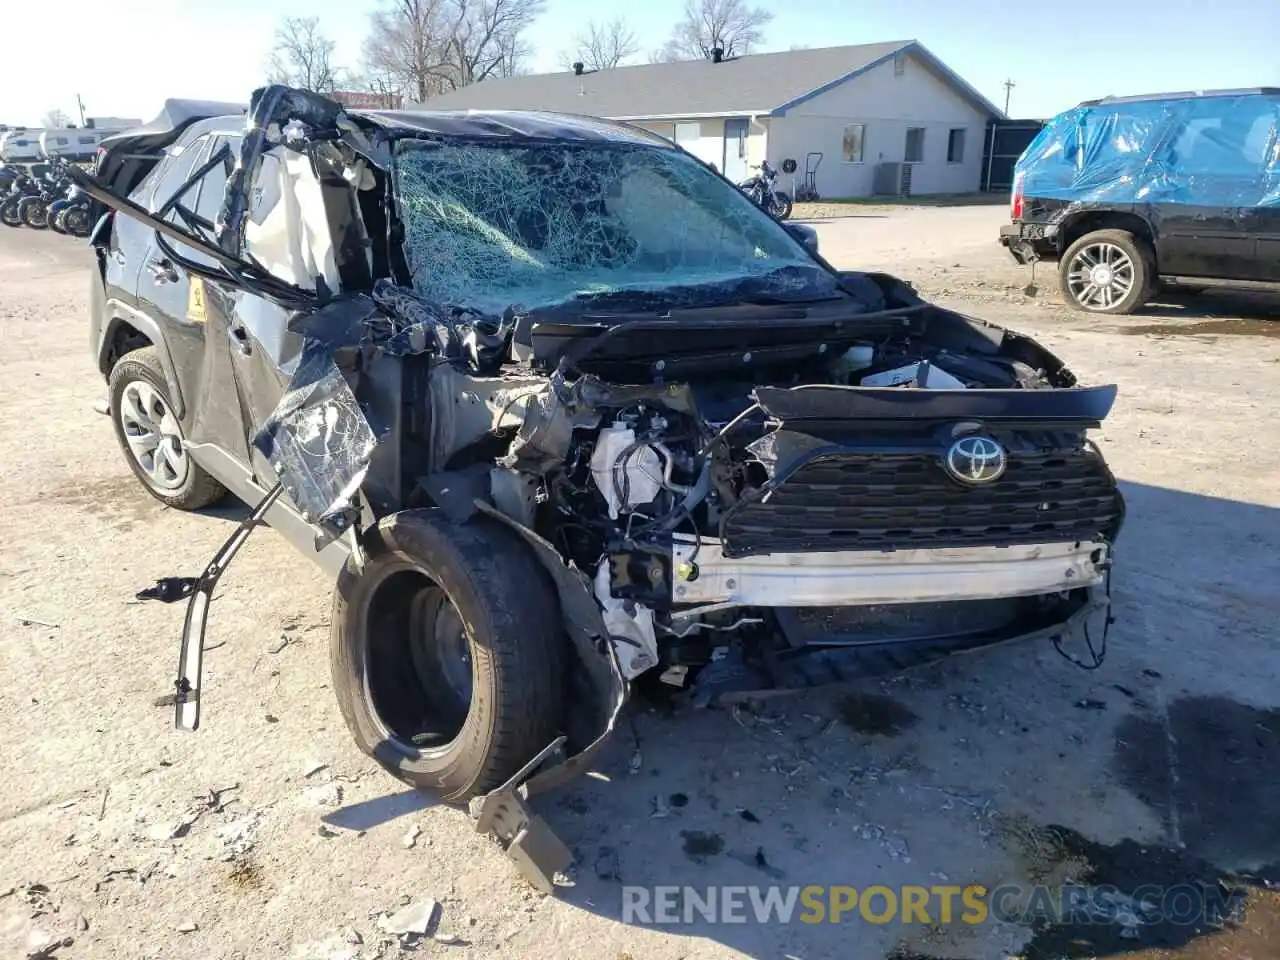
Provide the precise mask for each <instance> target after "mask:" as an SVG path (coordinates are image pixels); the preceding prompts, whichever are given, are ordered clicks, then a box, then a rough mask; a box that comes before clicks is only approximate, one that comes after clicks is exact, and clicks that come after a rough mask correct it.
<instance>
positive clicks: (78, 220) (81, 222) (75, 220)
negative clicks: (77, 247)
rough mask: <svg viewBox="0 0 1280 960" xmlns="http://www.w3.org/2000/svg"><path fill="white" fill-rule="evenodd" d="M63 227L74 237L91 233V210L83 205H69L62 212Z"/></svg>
mask: <svg viewBox="0 0 1280 960" xmlns="http://www.w3.org/2000/svg"><path fill="white" fill-rule="evenodd" d="M60 216H61V218H62V229H63V230H64V231H66V232H67V233H69V234H71V236H73V237H87V236H88V235H89V211H88V210H86V209H85V208H84V207H83V206H75V207H67V209H65V210H63V211H62V213H61V215H60Z"/></svg>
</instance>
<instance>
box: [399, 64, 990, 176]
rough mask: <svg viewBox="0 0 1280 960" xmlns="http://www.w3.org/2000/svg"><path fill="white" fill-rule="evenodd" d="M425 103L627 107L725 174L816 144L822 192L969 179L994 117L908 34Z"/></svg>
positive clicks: (800, 155)
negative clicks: (906, 38) (894, 38)
mask: <svg viewBox="0 0 1280 960" xmlns="http://www.w3.org/2000/svg"><path fill="white" fill-rule="evenodd" d="M423 106H425V107H429V108H431V109H442V110H444V109H475V110H549V111H553V112H557V113H576V114H586V115H589V116H596V117H605V118H608V119H610V120H625V121H628V122H631V123H635V124H637V125H638V126H642V127H645V128H647V129H649V130H653V131H655V132H656V133H660V134H662V135H663V136H665V137H668V138H670V139H672V140H674V141H675V142H676V143H678V144H680V146H681V147H683V148H684V149H686V150H688V151H689V152H690V153H692V154H694V155H696V156H698V157H700V158H701V159H703V160H705V161H706V162H707V163H711V164H714V165H715V166H716V168H717V169H719V170H721V171H722V172H723V173H724V174H725V176H727V177H728V178H729V179H731V180H735V181H736V180H743V179H746V178H747V177H748V176H749V175H750V167H751V166H753V165H756V164H759V162H760V161H761V159H765V158H767V159H768V160H769V162H770V164H772V165H774V166H775V167H777V168H778V169H780V170H781V169H783V162H784V161H785V160H788V159H791V160H794V161H795V162H796V167H797V171H796V173H795V174H794V175H793V176H794V181H795V182H799V181H800V180H801V179H802V178H803V174H804V170H805V165H806V160H808V162H809V163H810V165H812V164H813V162H814V161H815V160H816V159H817V157H816V155H817V154H821V155H822V160H821V165H820V166H819V168H818V171H817V175H816V180H817V187H818V191H819V193H820V194H821V195H822V196H825V197H857V196H869V195H871V194H873V193H915V194H926V193H965V192H969V191H976V190H978V189H979V184H980V182H981V170H982V148H983V140H984V137H985V133H986V128H987V124H988V123H989V122H991V121H992V120H998V119H1003V116H1004V115H1003V114H1002V113H1001V112H1000V111H999V110H998V109H997V108H996V107H995V106H994V105H992V104H991V103H990V102H989V101H988V100H987V99H985V98H984V97H983V96H982V95H981V94H979V93H978V92H977V91H976V90H974V89H973V87H971V86H969V84H967V83H965V82H964V81H963V80H962V79H960V77H959V76H957V75H956V74H955V73H954V72H953V71H952V70H950V69H949V68H948V67H947V66H946V65H945V64H943V63H942V61H940V60H939V59H938V58H937V57H935V56H934V55H933V54H932V53H930V52H929V51H928V50H927V49H925V47H924V46H923V45H922V44H920V43H918V42H916V41H914V40H910V41H900V42H895V43H872V44H862V45H859V46H850V47H826V48H823V49H817V50H792V51H787V52H784V53H762V54H753V55H751V56H745V57H734V58H727V59H718V58H713V59H710V60H693V61H684V62H680V63H656V64H645V65H642V66H634V67H617V68H615V69H612V70H598V71H590V70H580V69H578V70H574V71H568V72H565V73H548V74H535V75H532V76H522V77H507V78H502V79H497V80H486V81H484V82H483V83H478V84H474V85H472V86H469V87H465V88H463V89H462V90H457V91H455V92H453V93H449V94H445V95H443V96H440V97H434V98H432V99H431V100H430V101H429V102H428V103H427V104H424V105H423ZM793 176H792V175H787V174H785V173H784V174H781V175H780V185H781V186H782V188H783V189H791V188H793V186H794V185H795V184H794V182H793Z"/></svg>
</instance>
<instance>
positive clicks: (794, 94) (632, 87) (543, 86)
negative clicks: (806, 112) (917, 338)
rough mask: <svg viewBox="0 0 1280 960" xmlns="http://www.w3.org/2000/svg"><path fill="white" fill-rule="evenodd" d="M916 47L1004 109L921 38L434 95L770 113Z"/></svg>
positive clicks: (599, 113) (448, 106) (644, 109)
mask: <svg viewBox="0 0 1280 960" xmlns="http://www.w3.org/2000/svg"><path fill="white" fill-rule="evenodd" d="M900 51H908V52H911V53H913V54H915V55H917V56H919V57H920V58H921V59H922V60H924V61H925V62H926V64H928V65H929V66H931V67H932V68H934V70H935V72H937V73H938V74H939V75H940V76H941V77H942V79H943V80H944V81H946V82H948V83H950V84H952V85H953V87H954V88H955V89H956V91H957V93H959V94H960V95H961V96H963V97H965V98H966V99H969V100H971V101H972V102H974V103H975V104H976V105H977V106H979V108H980V109H983V110H985V111H988V112H990V113H992V114H993V115H996V116H998V115H1000V112H999V111H998V110H997V109H996V108H995V107H994V106H992V105H991V104H990V103H989V102H988V101H987V100H985V99H984V98H983V97H982V96H981V95H980V94H978V92H977V91H975V90H974V89H973V88H972V87H970V86H969V85H968V84H967V83H965V82H964V81H963V80H961V79H960V78H959V77H958V76H957V75H956V74H955V73H953V72H952V71H951V70H950V69H948V68H947V67H946V66H945V65H944V64H943V63H942V61H940V60H938V59H937V58H936V57H935V56H934V55H933V54H931V53H930V52H929V51H928V50H926V49H925V48H924V47H923V46H922V45H921V44H919V43H917V42H916V41H914V40H898V41H894V42H891V43H864V44H859V45H856V46H849V47H823V48H820V49H816V50H788V51H784V52H781V53H757V54H752V55H750V56H745V57H735V58H734V59H731V60H725V61H723V62H722V63H713V62H712V61H710V60H688V61H681V62H678V63H651V64H643V65H640V66H634V67H615V68H614V69H612V70H599V71H595V72H588V73H584V74H583V75H582V76H580V77H579V76H576V75H574V73H573V72H572V71H567V72H564V73H542V74H533V75H529V76H520V77H504V78H501V79H496V80H485V81H484V82H482V83H476V84H472V85H471V86H469V87H464V88H462V89H461V90H455V91H453V92H452V93H447V94H443V95H442V96H439V97H432V98H431V99H430V100H429V101H428V102H427V103H426V104H424V106H427V107H429V108H430V109H433V110H436V109H439V110H467V109H471V110H552V111H557V112H561V113H580V114H587V115H589V116H596V117H610V118H613V119H645V118H654V117H692V116H699V115H702V116H722V115H726V114H752V113H755V114H766V113H771V112H774V111H776V110H779V109H781V108H784V107H786V106H787V105H789V104H790V103H792V102H793V101H796V100H800V99H803V98H804V97H805V96H806V95H807V94H815V93H818V92H820V91H822V90H824V89H826V88H828V87H830V86H833V85H835V84H836V83H839V82H841V81H843V80H845V79H848V78H849V77H851V76H852V75H855V74H857V73H860V72H862V71H864V70H867V69H869V68H871V67H872V66H875V65H877V64H879V63H881V62H884V61H886V60H888V59H890V58H892V57H893V56H894V55H895V54H896V53H898V52H900Z"/></svg>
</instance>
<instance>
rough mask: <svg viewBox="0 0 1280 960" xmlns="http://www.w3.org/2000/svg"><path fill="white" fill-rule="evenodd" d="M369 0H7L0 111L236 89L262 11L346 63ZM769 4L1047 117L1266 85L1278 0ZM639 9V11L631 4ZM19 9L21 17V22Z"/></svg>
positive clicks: (618, 9) (558, 13) (658, 15)
mask: <svg viewBox="0 0 1280 960" xmlns="http://www.w3.org/2000/svg"><path fill="white" fill-rule="evenodd" d="M375 2H376V0H308V2H295V0H59V2H57V3H56V4H55V6H54V7H53V8H52V9H53V11H54V17H53V19H52V20H50V18H49V10H47V9H45V8H42V7H41V6H40V5H39V4H36V3H32V2H30V0H19V2H18V3H17V6H16V8H15V9H14V10H11V11H9V12H8V14H7V16H6V17H5V26H4V34H5V35H6V36H21V35H23V34H24V31H26V30H27V29H30V30H32V31H34V32H36V33H37V34H40V35H45V36H48V35H49V30H50V27H51V24H54V25H56V26H55V27H54V29H55V30H56V37H57V41H58V47H59V53H60V56H59V58H58V61H57V65H56V66H53V65H51V64H50V61H49V57H48V54H49V49H50V47H49V45H48V44H33V43H14V44H6V49H5V52H4V55H3V56H0V122H5V123H28V124H34V123H37V122H38V121H39V119H40V117H41V115H42V114H43V113H44V112H45V111H46V110H48V109H49V108H51V107H60V108H61V109H63V110H65V111H67V113H68V114H70V115H72V116H73V117H74V116H75V114H76V101H75V95H76V94H77V93H80V94H81V95H82V96H83V98H84V100H85V105H86V107H87V112H88V113H89V115H95V114H96V115H99V116H101V115H112V116H136V117H142V118H144V119H147V118H150V117H151V116H152V115H153V114H154V113H155V112H156V110H157V109H158V108H159V105H160V103H161V101H163V99H164V98H165V97H167V96H185V97H207V98H211V99H212V98H216V99H237V100H242V99H244V98H245V97H246V96H247V94H248V91H249V90H251V89H252V88H253V86H255V85H256V84H258V83H259V82H261V79H262V73H263V63H264V61H265V59H266V56H267V54H268V51H269V48H270V41H271V35H272V31H273V29H274V26H275V23H276V21H277V20H278V19H279V18H280V17H283V16H291V15H292V16H318V17H319V18H320V19H321V22H322V25H323V26H324V28H325V29H326V31H327V32H328V33H329V35H330V36H331V37H332V38H333V39H334V40H336V41H337V43H338V49H339V56H340V59H341V60H343V61H344V62H346V63H349V64H351V65H353V66H354V65H357V64H358V59H359V53H360V43H361V39H362V37H363V35H364V30H365V24H366V22H367V11H368V10H369V9H371V8H372V7H373V6H374V4H375ZM757 3H758V5H761V6H764V7H766V8H768V9H772V10H774V11H775V13H776V16H775V19H774V22H773V24H772V25H771V26H770V28H769V33H768V41H767V43H766V45H765V46H766V49H772V50H785V49H787V48H788V47H790V46H792V45H793V44H804V45H807V46H813V47H818V46H834V45H838V44H845V43H871V42H876V41H882V40H905V39H916V40H919V41H921V42H922V43H924V44H925V46H927V47H929V49H931V50H932V51H933V52H934V53H936V54H937V55H938V56H939V57H941V58H942V60H943V61H945V62H946V63H947V64H948V65H949V66H951V67H952V68H953V69H954V70H955V71H956V72H957V73H959V74H960V75H961V76H962V77H964V78H965V79H966V80H968V81H969V82H970V83H971V84H973V85H974V86H975V87H977V89H978V90H979V91H981V92H982V93H983V94H985V95H986V96H987V97H988V98H989V99H990V100H992V101H993V102H995V103H996V104H997V105H1000V104H1002V103H1003V101H1004V90H1003V88H1002V87H1001V84H1002V83H1003V82H1004V80H1005V79H1006V78H1012V79H1013V80H1014V81H1015V82H1016V84H1017V86H1016V87H1015V88H1014V89H1013V96H1012V103H1011V107H1010V112H1011V113H1013V114H1014V115H1017V116H1033V117H1034V116H1048V115H1052V114H1053V113H1056V112H1058V111H1059V110H1062V109H1064V108H1066V107H1068V106H1071V105H1072V104H1074V103H1076V102H1078V101H1080V100H1083V99H1086V98H1089V97H1095V96H1103V95H1106V94H1108V93H1114V94H1122V93H1148V92H1155V91H1163V90H1187V89H1205V88H1213V87H1237V86H1258V85H1265V84H1270V85H1277V86H1280V55H1278V51H1280V0H1216V2H1211V3H1206V2H1203V0H1199V2H1194V3H1193V2H1188V0H1159V2H1156V0H1128V2H1114V0H1113V2H1097V0H1095V2H1092V3H1090V2H1085V3H1079V2H1075V3H1048V2H1038V3H1036V2H1030V3H1029V2H1026V0H1021V2H1014V0H986V2H973V0H970V2H948V0H787V2H786V3H783V2H781V0H757ZM681 6H682V3H681V0H645V2H644V3H643V4H637V3H633V2H625V0H549V2H548V4H547V12H546V14H545V15H544V16H543V17H542V19H541V20H540V21H539V22H538V23H537V24H536V26H535V27H534V28H533V29H532V30H531V31H530V34H529V39H530V40H531V41H532V43H533V45H534V47H535V49H536V50H537V55H536V57H535V60H534V64H533V66H534V67H535V68H536V69H538V70H554V69H558V63H559V56H560V54H561V52H562V51H563V50H564V49H565V48H566V47H568V45H569V44H568V38H569V37H571V36H572V35H573V33H574V32H575V30H577V29H578V26H579V25H580V24H581V23H582V22H583V21H584V20H585V19H586V18H589V17H593V16H594V17H596V18H599V19H607V18H609V17H612V16H615V15H617V14H620V13H623V14H625V13H626V12H627V11H633V12H632V13H631V14H630V19H631V21H632V23H633V25H634V27H635V28H636V31H637V33H638V34H639V35H640V38H641V41H642V44H643V47H644V49H645V50H648V49H651V48H656V47H658V46H660V45H661V43H662V41H663V40H664V39H665V37H666V35H667V33H668V31H669V29H670V26H671V24H672V23H674V22H675V21H676V20H677V19H678V18H679V14H680V9H681ZM641 14H642V15H641ZM28 20H29V21H30V22H29V23H28V22H26V21H28Z"/></svg>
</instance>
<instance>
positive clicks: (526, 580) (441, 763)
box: [329, 510, 569, 801]
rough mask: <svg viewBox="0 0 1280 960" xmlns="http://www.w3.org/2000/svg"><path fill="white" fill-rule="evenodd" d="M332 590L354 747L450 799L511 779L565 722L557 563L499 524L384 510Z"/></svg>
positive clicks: (336, 657)
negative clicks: (551, 569) (360, 554)
mask: <svg viewBox="0 0 1280 960" xmlns="http://www.w3.org/2000/svg"><path fill="white" fill-rule="evenodd" d="M363 546H364V550H365V554H366V556H365V561H364V564H363V565H362V566H359V567H357V566H356V565H355V564H354V563H348V564H347V566H346V568H345V569H344V570H343V572H342V574H341V575H340V576H339V578H338V585H337V590H336V591H335V592H334V600H333V615H332V619H331V623H332V627H331V631H332V632H331V637H330V645H329V666H330V670H331V673H332V677H333V688H334V692H335V693H336V694H337V698H338V706H339V707H340V708H341V710H342V716H343V718H344V719H345V720H346V723H347V727H348V728H349V729H350V730H351V734H352V736H353V737H354V738H355V741H356V744H357V745H358V746H359V747H360V749H361V750H362V751H364V752H365V753H366V754H368V755H369V756H371V757H373V758H374V759H375V760H377V761H378V763H380V764H381V765H382V766H383V767H384V768H385V769H386V770H387V771H388V772H390V773H391V774H392V775H394V776H396V777H398V778H400V779H401V780H403V781H405V782H406V783H408V784H410V785H411V786H413V787H415V788H417V789H420V790H425V791H429V792H431V793H434V794H437V795H439V796H440V797H441V798H442V799H444V800H447V801H464V800H469V799H471V798H472V797H475V796H479V795H481V794H484V793H487V792H489V791H490V790H492V789H493V788H494V787H497V786H500V785H501V784H503V783H505V782H506V781H507V780H509V779H510V778H511V777H512V776H513V775H514V774H515V773H516V772H517V771H519V770H520V768H521V767H522V766H524V765H525V764H526V763H528V762H529V760H531V759H532V758H533V757H534V755H535V754H537V753H538V751H540V750H541V749H543V748H544V747H545V746H547V744H549V743H551V741H553V740H554V739H555V738H556V737H557V736H558V735H559V734H560V732H561V728H562V726H563V724H562V720H563V718H564V716H565V712H566V703H565V698H566V672H567V669H568V662H569V661H568V656H569V650H568V638H567V636H566V635H565V632H564V628H563V625H562V623H561V619H560V611H559V603H558V600H557V598H556V595H555V592H554V590H553V588H552V586H551V584H550V583H549V582H548V578H547V575H546V572H545V571H544V570H543V569H542V567H541V566H540V565H539V563H538V560H537V558H536V557H535V556H533V554H532V553H531V552H530V550H529V548H528V547H527V546H526V545H525V544H524V542H523V541H521V539H520V538H519V536H517V535H516V534H515V533H513V532H512V531H510V530H508V529H507V528H506V527H504V526H502V525H501V524H500V523H498V522H497V521H495V520H491V519H489V518H487V517H479V518H475V519H473V520H471V521H470V522H468V523H465V524H455V523H452V522H450V521H449V520H447V519H446V518H445V517H443V516H441V515H440V514H439V513H438V512H437V511H434V510H407V511H403V512H401V513H397V514H393V515H392V516H390V517H386V518H385V519H383V520H382V521H381V522H380V523H379V524H378V526H377V527H376V528H375V529H374V530H372V531H370V533H369V535H367V536H366V538H365V539H364V541H363Z"/></svg>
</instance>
